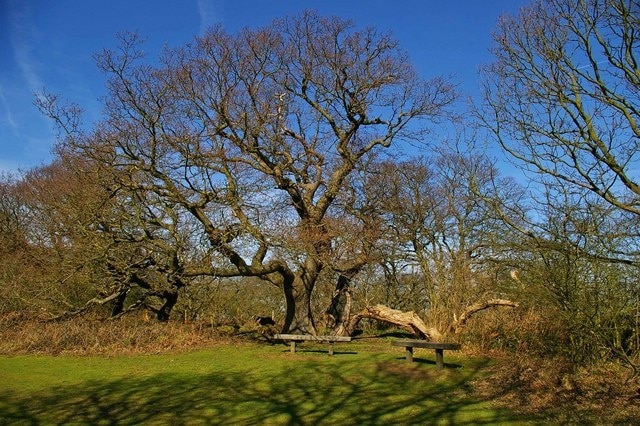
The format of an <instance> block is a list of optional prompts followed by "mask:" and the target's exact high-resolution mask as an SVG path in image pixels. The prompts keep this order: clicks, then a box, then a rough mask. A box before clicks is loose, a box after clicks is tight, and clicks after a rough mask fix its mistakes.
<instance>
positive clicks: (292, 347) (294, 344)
mask: <svg viewBox="0 0 640 426" xmlns="http://www.w3.org/2000/svg"><path fill="white" fill-rule="evenodd" d="M291 353H292V354H295V353H296V341H295V340H292V341H291Z"/></svg>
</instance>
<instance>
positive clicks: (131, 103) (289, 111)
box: [40, 13, 455, 333]
mask: <svg viewBox="0 0 640 426" xmlns="http://www.w3.org/2000/svg"><path fill="white" fill-rule="evenodd" d="M98 64H99V66H100V67H101V69H103V70H104V71H105V72H106V73H107V74H108V76H109V80H108V96H107V98H106V101H105V118H104V119H103V120H102V121H101V122H100V123H98V124H97V125H96V126H95V127H94V128H93V129H91V130H90V131H82V130H80V128H79V127H77V126H76V124H77V120H76V117H75V112H76V111H75V110H74V108H71V109H60V108H59V106H58V105H57V104H56V102H55V97H52V96H45V97H42V98H41V99H40V103H41V106H42V107H43V109H44V110H45V111H47V112H48V113H49V114H50V115H51V116H53V117H54V118H55V119H57V120H58V122H59V124H60V125H61V128H62V129H63V130H64V131H65V133H66V137H65V138H64V141H63V144H64V145H65V146H66V147H67V148H70V149H71V150H73V151H75V152H77V153H79V154H81V155H82V156H85V157H86V158H91V159H92V160H93V161H96V162H97V163H98V164H102V165H103V166H104V168H103V170H104V171H105V172H107V171H108V170H111V171H112V172H113V176H114V177H115V179H114V180H113V181H114V182H117V184H114V187H113V188H112V190H113V191H114V193H120V194H131V195H130V196H129V198H127V199H131V200H133V199H134V198H135V202H136V203H138V204H139V205H144V206H145V209H146V211H147V213H152V214H150V215H149V216H150V217H154V218H155V219H154V220H159V221H160V222H159V224H162V223H164V222H163V221H162V218H163V217H169V216H170V218H171V219H170V220H171V226H172V227H174V226H175V227H178V228H179V229H181V230H182V234H181V235H187V236H188V239H189V242H190V243H191V244H192V245H193V246H194V247H197V250H195V251H194V250H192V251H191V252H190V254H189V255H188V256H186V255H176V257H175V261H176V262H178V263H179V267H176V268H175V270H174V274H173V277H174V279H180V280H185V279H189V278H191V277H197V276H216V277H233V276H255V277H260V278H262V279H264V280H266V281H269V282H271V283H272V284H274V285H277V286H278V287H279V288H281V289H282V291H283V295H284V298H285V300H286V316H285V321H284V329H285V330H290V331H299V332H308V333H315V332H316V326H315V322H314V318H313V315H312V311H311V296H312V294H313V291H314V287H315V285H316V282H317V280H318V278H319V277H320V275H321V274H322V273H324V272H325V271H330V272H333V273H334V276H338V277H339V280H338V281H339V285H340V282H342V283H344V281H345V279H348V278H349V277H350V276H352V275H353V274H354V273H355V272H357V271H358V270H359V268H360V267H361V266H362V265H363V264H364V263H366V262H367V258H366V252H367V249H366V247H367V246H369V245H370V244H371V241H372V240H374V239H375V238H372V237H371V233H372V230H371V229H366V228H368V227H371V223H368V222H367V220H362V218H364V217H365V216H362V215H361V214H358V213H357V210H358V209H357V206H356V204H355V203H354V198H353V197H351V196H350V194H353V193H355V192H357V191H356V189H355V188H354V185H357V182H359V181H362V180H358V179H351V177H352V176H354V174H356V173H359V174H366V173H367V169H366V167H365V165H366V160H367V159H368V157H369V156H371V155H373V154H374V153H377V152H380V151H381V150H384V149H385V148H389V147H391V146H392V145H394V144H398V143H402V142H403V141H408V140H421V139H422V138H423V137H424V136H425V134H426V131H427V130H428V128H429V126H430V125H431V124H433V123H434V122H437V121H438V120H439V119H441V118H443V116H444V113H445V109H446V107H447V105H448V104H450V103H451V102H452V101H453V100H454V97H455V96H454V92H453V89H452V87H451V86H450V85H449V84H448V82H447V81H445V80H443V79H441V78H435V79H432V80H423V79H422V78H420V77H419V76H418V75H417V74H416V72H415V70H414V69H413V68H412V67H411V65H410V62H409V61H408V58H407V56H406V54H405V53H404V52H403V51H402V50H401V49H400V48H399V46H398V44H397V42H396V41H394V40H393V39H392V38H391V37H390V36H389V35H387V34H381V33H379V32H378V31H376V30H374V29H371V28H367V29H363V30H356V29H355V28H354V27H353V25H352V24H351V23H350V22H348V21H344V20H341V19H338V18H325V17H322V16H318V15H317V14H315V13H304V14H302V15H300V16H297V17H294V18H287V19H280V20H277V21H274V23H273V24H272V25H270V26H268V27H265V28H262V29H257V30H251V29H245V30H243V31H240V32H239V33H237V34H230V33H228V32H226V31H225V30H224V29H223V28H221V27H216V28H212V29H211V30H209V31H208V32H207V33H206V34H205V35H204V36H202V37H198V38H196V39H194V40H193V41H192V42H191V43H189V44H187V45H185V46H183V47H180V48H178V49H173V50H167V51H166V52H164V54H163V55H162V57H161V59H160V61H159V64H158V65H150V64H149V63H148V62H145V60H144V57H143V54H142V50H141V44H140V41H139V38H138V37H137V36H136V35H132V34H125V35H122V36H121V43H120V45H119V47H118V49H116V50H105V51H103V52H102V53H101V54H100V55H98ZM141 235H144V234H141ZM359 236H363V238H362V241H361V243H360V244H359V243H357V242H354V240H357V238H358V237H359ZM346 242H348V244H349V249H348V250H344V247H343V248H342V249H341V247H340V246H341V244H345V243H346ZM177 275H179V277H178V276H177Z"/></svg>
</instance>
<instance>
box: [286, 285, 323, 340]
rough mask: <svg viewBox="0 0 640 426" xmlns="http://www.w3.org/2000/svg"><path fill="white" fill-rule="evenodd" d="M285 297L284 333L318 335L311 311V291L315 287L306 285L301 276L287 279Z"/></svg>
mask: <svg viewBox="0 0 640 426" xmlns="http://www.w3.org/2000/svg"><path fill="white" fill-rule="evenodd" d="M283 288H284V295H285V302H286V312H285V319H284V325H283V326H282V332H283V333H297V334H312V335H316V334H317V333H316V326H315V322H314V320H313V312H312V310H311V291H312V289H313V285H312V284H311V283H308V284H307V285H305V284H304V282H303V280H302V277H301V276H300V275H299V274H295V275H292V276H291V277H285V278H284V283H283Z"/></svg>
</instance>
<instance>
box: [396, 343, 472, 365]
mask: <svg viewBox="0 0 640 426" xmlns="http://www.w3.org/2000/svg"><path fill="white" fill-rule="evenodd" d="M391 345H392V346H403V347H404V348H405V350H406V359H407V361H408V362H413V348H425V349H435V351H436V367H437V368H438V370H441V369H442V368H444V351H445V349H446V350H459V349H460V345H459V344H458V343H447V342H427V341H425V340H394V341H392V342H391Z"/></svg>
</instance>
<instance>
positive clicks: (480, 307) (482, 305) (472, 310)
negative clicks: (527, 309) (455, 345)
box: [450, 299, 520, 334]
mask: <svg viewBox="0 0 640 426" xmlns="http://www.w3.org/2000/svg"><path fill="white" fill-rule="evenodd" d="M495 306H507V307H511V308H517V307H518V306H520V304H518V303H517V302H512V301H511V300H505V299H490V300H487V301H486V302H479V303H474V304H473V305H471V306H468V307H467V308H466V309H465V310H464V312H462V314H461V315H460V316H459V317H458V319H457V320H456V321H454V322H453V324H451V327H450V330H452V331H453V332H454V333H455V334H459V333H460V332H462V330H463V329H464V327H465V326H466V325H467V321H469V319H470V318H471V317H472V316H473V315H474V314H476V313H477V312H480V311H484V310H485V309H488V308H493V307H495Z"/></svg>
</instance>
